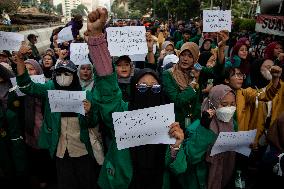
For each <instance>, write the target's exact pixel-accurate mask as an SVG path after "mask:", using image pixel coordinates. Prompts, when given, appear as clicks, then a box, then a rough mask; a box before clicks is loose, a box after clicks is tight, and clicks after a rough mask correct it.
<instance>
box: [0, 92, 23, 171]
mask: <svg viewBox="0 0 284 189" xmlns="http://www.w3.org/2000/svg"><path fill="white" fill-rule="evenodd" d="M20 104H21V102H20V100H19V97H18V96H17V95H16V93H15V91H12V92H9V94H8V104H7V110H6V111H5V112H4V111H3V110H2V108H0V169H2V171H3V173H4V175H6V176H8V175H11V174H13V175H17V176H21V175H25V174H26V173H27V154H26V147H25V142H24V140H23V133H22V128H21V124H20V120H21V119H20V116H21V115H20V114H21V113H20V107H21V106H20Z"/></svg>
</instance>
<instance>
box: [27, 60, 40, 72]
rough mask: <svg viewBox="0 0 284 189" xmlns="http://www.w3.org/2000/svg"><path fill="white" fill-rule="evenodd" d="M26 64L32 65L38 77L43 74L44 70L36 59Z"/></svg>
mask: <svg viewBox="0 0 284 189" xmlns="http://www.w3.org/2000/svg"><path fill="white" fill-rule="evenodd" d="M25 64H30V65H32V66H33V67H34V69H35V70H36V75H41V74H43V70H42V68H41V67H40V65H39V63H38V62H37V61H36V60H34V59H27V60H26V61H25Z"/></svg>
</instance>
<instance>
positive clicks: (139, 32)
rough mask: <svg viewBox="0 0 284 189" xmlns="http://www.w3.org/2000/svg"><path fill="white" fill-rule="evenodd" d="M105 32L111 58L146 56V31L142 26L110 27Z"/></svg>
mask: <svg viewBox="0 0 284 189" xmlns="http://www.w3.org/2000/svg"><path fill="white" fill-rule="evenodd" d="M106 31H107V42H108V49H109V51H110V55H111V56H121V55H134V54H146V53H147V52H148V48H147V43H146V30H145V27H144V26H125V27H110V28H107V29H106Z"/></svg>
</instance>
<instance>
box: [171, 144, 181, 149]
mask: <svg viewBox="0 0 284 189" xmlns="http://www.w3.org/2000/svg"><path fill="white" fill-rule="evenodd" d="M180 146H181V144H180V145H179V146H178V147H177V148H175V147H173V146H172V145H170V148H171V149H172V150H179V149H180Z"/></svg>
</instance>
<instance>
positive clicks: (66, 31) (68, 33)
mask: <svg viewBox="0 0 284 189" xmlns="http://www.w3.org/2000/svg"><path fill="white" fill-rule="evenodd" d="M71 28H72V26H68V27H65V28H63V29H62V30H61V31H60V32H59V33H58V40H57V42H58V43H63V42H65V41H72V40H73V39H74V38H73V35H72V30H71Z"/></svg>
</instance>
